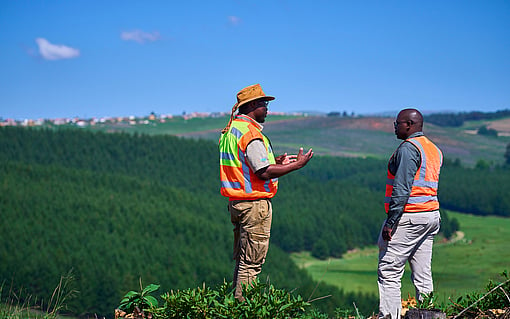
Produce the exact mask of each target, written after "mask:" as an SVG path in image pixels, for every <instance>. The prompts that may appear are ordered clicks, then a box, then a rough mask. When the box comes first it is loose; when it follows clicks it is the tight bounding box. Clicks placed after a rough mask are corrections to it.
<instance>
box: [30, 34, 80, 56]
mask: <svg viewBox="0 0 510 319" xmlns="http://www.w3.org/2000/svg"><path fill="white" fill-rule="evenodd" d="M35 42H37V45H38V46H39V53H40V54H41V56H42V57H43V58H44V59H46V60H61V59H72V58H76V57H78V56H79V55H80V50H77V49H74V48H71V47H68V46H65V45H62V44H51V43H50V42H49V41H48V40H46V39H44V38H37V39H35Z"/></svg>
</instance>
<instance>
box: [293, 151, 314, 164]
mask: <svg viewBox="0 0 510 319" xmlns="http://www.w3.org/2000/svg"><path fill="white" fill-rule="evenodd" d="M312 157H313V151H312V149H309V150H308V152H306V153H305V154H303V148H302V147H301V148H300V149H299V152H298V154H297V158H296V162H298V163H299V164H300V165H299V166H300V167H303V166H305V165H306V164H307V163H308V161H309V160H310V159H311V158H312Z"/></svg>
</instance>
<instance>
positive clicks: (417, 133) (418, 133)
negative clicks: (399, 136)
mask: <svg viewBox="0 0 510 319" xmlns="http://www.w3.org/2000/svg"><path fill="white" fill-rule="evenodd" d="M423 135H425V134H423V132H414V133H413V134H411V135H409V137H408V138H412V137H418V136H423Z"/></svg>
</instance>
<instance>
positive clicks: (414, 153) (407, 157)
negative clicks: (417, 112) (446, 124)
mask: <svg viewBox="0 0 510 319" xmlns="http://www.w3.org/2000/svg"><path fill="white" fill-rule="evenodd" d="M423 135H424V134H423V132H416V133H414V134H412V135H411V136H409V138H411V137H418V136H423ZM420 165H421V154H420V151H419V150H418V148H416V146H414V145H413V144H412V143H409V142H403V143H401V144H400V146H399V147H398V148H397V150H396V151H395V152H394V153H393V156H392V157H391V158H390V161H389V163H388V169H389V170H390V172H391V173H392V174H393V175H395V180H394V181H393V192H392V193H391V199H390V208H389V210H388V218H387V219H386V226H387V227H389V228H394V226H395V225H396V224H398V221H399V220H400V217H402V214H403V213H404V206H405V205H406V204H407V200H408V199H409V195H410V194H411V188H412V187H413V181H414V176H415V175H416V172H417V171H418V168H419V167H420Z"/></svg>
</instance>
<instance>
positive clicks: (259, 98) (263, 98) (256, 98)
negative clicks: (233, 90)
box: [237, 95, 275, 108]
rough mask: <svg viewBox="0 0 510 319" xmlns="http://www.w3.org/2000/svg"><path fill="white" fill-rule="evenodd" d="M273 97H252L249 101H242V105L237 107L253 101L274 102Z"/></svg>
mask: <svg viewBox="0 0 510 319" xmlns="http://www.w3.org/2000/svg"><path fill="white" fill-rule="evenodd" d="M274 99H275V97H274V96H269V95H266V96H258V97H254V98H251V99H248V100H246V101H243V103H241V104H238V105H237V107H238V108H239V107H241V106H242V105H245V104H246V103H249V102H251V101H255V100H263V101H272V100H274Z"/></svg>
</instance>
